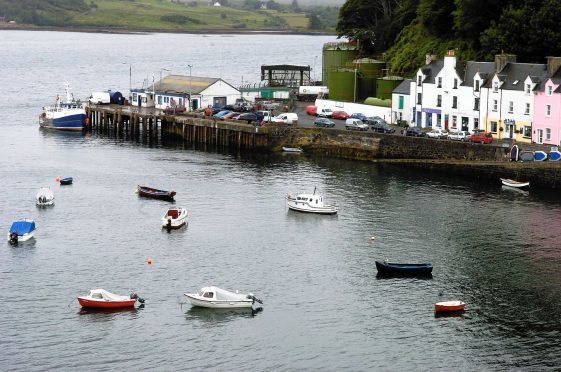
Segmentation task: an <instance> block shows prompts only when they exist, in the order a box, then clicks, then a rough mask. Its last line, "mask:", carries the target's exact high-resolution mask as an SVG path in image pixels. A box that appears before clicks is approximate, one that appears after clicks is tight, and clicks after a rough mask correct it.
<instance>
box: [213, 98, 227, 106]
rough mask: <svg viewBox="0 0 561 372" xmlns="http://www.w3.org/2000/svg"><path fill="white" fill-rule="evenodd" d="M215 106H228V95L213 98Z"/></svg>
mask: <svg viewBox="0 0 561 372" xmlns="http://www.w3.org/2000/svg"><path fill="white" fill-rule="evenodd" d="M213 106H214V107H224V106H226V97H214V98H213Z"/></svg>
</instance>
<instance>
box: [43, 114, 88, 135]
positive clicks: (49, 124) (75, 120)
mask: <svg viewBox="0 0 561 372" xmlns="http://www.w3.org/2000/svg"><path fill="white" fill-rule="evenodd" d="M85 120H86V114H85V113H80V114H72V115H68V116H62V117H58V118H48V117H41V119H40V120H39V125H40V126H41V128H45V129H54V130H67V131H80V130H82V129H84V123H85Z"/></svg>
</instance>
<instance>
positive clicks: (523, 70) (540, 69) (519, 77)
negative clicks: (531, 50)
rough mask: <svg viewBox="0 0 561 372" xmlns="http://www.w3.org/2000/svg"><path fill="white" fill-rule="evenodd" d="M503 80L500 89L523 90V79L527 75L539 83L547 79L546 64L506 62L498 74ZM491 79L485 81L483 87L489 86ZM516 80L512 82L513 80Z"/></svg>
mask: <svg viewBox="0 0 561 372" xmlns="http://www.w3.org/2000/svg"><path fill="white" fill-rule="evenodd" d="M498 76H499V79H501V81H504V83H503V85H502V86H501V89H507V90H524V80H526V78H527V77H528V76H530V78H531V79H532V81H533V82H534V83H538V86H539V85H540V84H539V83H540V82H542V81H544V80H545V79H547V65H545V64H543V63H507V64H506V65H505V67H504V68H503V69H502V70H501V71H500V74H499V75H498ZM491 80H492V79H489V81H487V84H485V87H487V88H488V87H490V86H491ZM515 81H516V82H517V83H516V84H514V82H515Z"/></svg>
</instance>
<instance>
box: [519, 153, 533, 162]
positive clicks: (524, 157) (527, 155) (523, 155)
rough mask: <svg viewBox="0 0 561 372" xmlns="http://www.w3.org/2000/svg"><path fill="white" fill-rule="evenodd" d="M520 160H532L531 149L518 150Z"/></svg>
mask: <svg viewBox="0 0 561 372" xmlns="http://www.w3.org/2000/svg"><path fill="white" fill-rule="evenodd" d="M518 160H520V161H534V153H533V152H532V151H520V153H519V155H518Z"/></svg>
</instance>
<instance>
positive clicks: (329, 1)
mask: <svg viewBox="0 0 561 372" xmlns="http://www.w3.org/2000/svg"><path fill="white" fill-rule="evenodd" d="M297 1H298V5H300V6H341V5H343V4H344V3H345V1H346V0H297ZM183 2H189V1H188V0H183ZM228 2H229V3H230V4H243V3H244V0H228ZM275 2H277V3H279V4H284V5H290V4H292V0H275Z"/></svg>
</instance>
